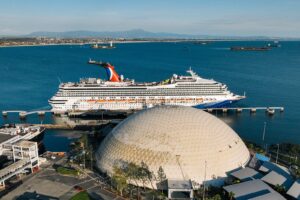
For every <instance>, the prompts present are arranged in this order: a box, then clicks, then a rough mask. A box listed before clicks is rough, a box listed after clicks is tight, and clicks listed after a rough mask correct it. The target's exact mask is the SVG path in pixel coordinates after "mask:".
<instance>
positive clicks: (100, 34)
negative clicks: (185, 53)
mask: <svg viewBox="0 0 300 200" xmlns="http://www.w3.org/2000/svg"><path fill="white" fill-rule="evenodd" d="M23 36H25V37H57V38H125V39H143V38H144V39H145V38H147V39H149V38H153V39H262V40H263V39H274V38H271V37H266V36H213V35H192V34H177V33H166V32H150V31H145V30H143V29H133V30H127V31H85V30H80V31H65V32H48V31H38V32H32V33H30V34H27V35H23Z"/></svg>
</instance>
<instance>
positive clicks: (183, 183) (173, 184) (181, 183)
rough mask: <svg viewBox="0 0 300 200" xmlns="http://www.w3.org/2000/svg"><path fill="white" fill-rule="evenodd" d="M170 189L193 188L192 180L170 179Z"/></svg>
mask: <svg viewBox="0 0 300 200" xmlns="http://www.w3.org/2000/svg"><path fill="white" fill-rule="evenodd" d="M168 189H186V190H192V189H193V188H192V183H191V181H190V180H169V179H168Z"/></svg>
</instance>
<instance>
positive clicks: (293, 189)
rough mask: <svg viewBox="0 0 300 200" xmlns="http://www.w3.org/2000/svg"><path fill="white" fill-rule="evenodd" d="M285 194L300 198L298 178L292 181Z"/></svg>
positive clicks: (299, 199)
mask: <svg viewBox="0 0 300 200" xmlns="http://www.w3.org/2000/svg"><path fill="white" fill-rule="evenodd" d="M287 194H288V195H290V196H292V197H294V198H295V199H298V200H300V179H298V180H297V181H295V182H294V184H293V185H292V187H291V188H290V189H289V190H288V191H287Z"/></svg>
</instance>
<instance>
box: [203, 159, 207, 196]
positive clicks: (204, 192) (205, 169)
mask: <svg viewBox="0 0 300 200" xmlns="http://www.w3.org/2000/svg"><path fill="white" fill-rule="evenodd" d="M206 165H207V163H206V161H205V166H204V180H203V200H205V181H206Z"/></svg>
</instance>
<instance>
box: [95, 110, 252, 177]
mask: <svg viewBox="0 0 300 200" xmlns="http://www.w3.org/2000/svg"><path fill="white" fill-rule="evenodd" d="M96 156H97V165H98V167H99V169H100V170H102V171H103V172H107V173H108V174H112V169H113V165H114V164H115V163H116V162H119V161H125V162H133V163H136V164H140V163H141V162H142V161H143V162H144V163H146V164H147V165H148V167H149V169H150V170H151V171H153V172H154V173H155V174H156V172H157V170H158V169H159V167H160V166H162V168H163V169H164V171H165V173H166V176H167V178H168V179H180V180H182V179H191V180H194V181H196V182H198V183H202V181H203V180H206V181H209V180H213V179H215V178H221V177H222V178H223V177H226V172H229V171H232V170H235V169H237V168H239V167H243V166H245V165H246V163H247V162H248V160H249V158H250V154H249V151H248V149H247V148H246V146H245V144H244V143H243V141H242V140H241V138H240V137H239V136H238V135H237V134H236V133H235V132H234V131H233V130H232V129H231V128H230V127H229V126H228V125H227V124H225V123H224V122H223V121H221V120H219V119H218V118H216V117H215V116H213V115H211V114H208V113H206V112H204V111H202V110H199V109H196V108H191V107H176V106H161V107H154V108H151V109H147V110H143V111H140V112H138V113H136V114H134V115H132V116H130V117H129V118H127V119H125V120H124V121H123V122H121V123H120V124H119V125H118V126H117V127H115V128H114V129H113V130H112V131H111V132H110V133H109V134H108V136H107V137H106V138H105V139H104V141H103V142H102V144H101V145H100V147H99V149H98V151H97V155H96ZM205 162H206V177H204V176H205Z"/></svg>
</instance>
